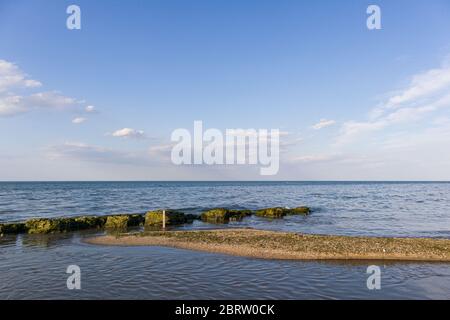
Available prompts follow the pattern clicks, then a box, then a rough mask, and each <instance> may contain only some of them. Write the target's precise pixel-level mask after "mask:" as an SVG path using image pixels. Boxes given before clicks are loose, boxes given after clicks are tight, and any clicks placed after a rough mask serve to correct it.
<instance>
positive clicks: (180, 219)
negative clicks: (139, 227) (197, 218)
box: [145, 209, 193, 226]
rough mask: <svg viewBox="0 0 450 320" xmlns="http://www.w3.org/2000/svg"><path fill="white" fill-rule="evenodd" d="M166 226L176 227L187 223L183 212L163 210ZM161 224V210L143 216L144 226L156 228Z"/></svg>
mask: <svg viewBox="0 0 450 320" xmlns="http://www.w3.org/2000/svg"><path fill="white" fill-rule="evenodd" d="M165 212H166V214H165V215H166V225H177V224H183V223H185V222H189V221H191V222H192V220H193V219H190V220H188V219H187V217H186V216H185V215H184V213H183V212H180V211H177V210H171V209H169V210H165ZM162 224H163V210H155V211H149V212H147V213H146V214H145V226H158V225H162Z"/></svg>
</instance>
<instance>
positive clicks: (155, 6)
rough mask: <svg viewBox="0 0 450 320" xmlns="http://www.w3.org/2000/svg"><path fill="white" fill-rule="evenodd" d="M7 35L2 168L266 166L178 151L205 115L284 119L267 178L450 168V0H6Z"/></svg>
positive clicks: (215, 124) (98, 174) (261, 121)
mask: <svg viewBox="0 0 450 320" xmlns="http://www.w3.org/2000/svg"><path fill="white" fill-rule="evenodd" d="M70 4H76V5H78V6H79V7H80V8H81V14H82V16H81V21H82V28H81V30H68V29H67V28H66V19H67V16H68V15H67V14H66V8H67V6H68V5H70ZM370 4H376V5H378V6H379V7H380V8H381V13H382V29H381V30H368V29H367V27H366V19H367V16H368V15H367V14H366V8H367V6H368V5H370ZM0 39H1V40H0V61H1V62H0V135H1V136H0V142H1V147H2V148H1V149H0V180H246V179H250V180H259V179H268V177H261V176H259V174H258V172H259V171H258V170H257V168H254V167H249V166H229V167H220V166H214V167H211V166H196V167H192V166H184V167H183V166H182V167H177V166H174V165H172V164H171V162H170V159H169V158H168V156H167V153H170V146H171V141H170V134H171V132H172V131H173V130H175V129H177V128H187V129H190V130H192V126H193V122H194V120H202V121H203V123H204V126H205V127H207V128H219V129H222V130H224V129H226V128H268V129H270V128H279V129H280V130H282V131H283V132H285V133H286V135H285V136H283V138H282V154H281V164H280V171H279V174H278V175H276V176H273V177H270V179H275V180H284V179H287V180H450V151H449V150H450V148H449V146H450V113H449V111H450V99H447V98H448V97H449V95H450V81H449V80H448V77H449V76H450V71H449V70H450V67H449V66H450V3H449V2H448V1H445V0H432V1H356V0H354V1H350V0H349V1H331V0H330V1H323V0H322V1H298V0H296V1H250V0H247V1H237V0H232V1H224V0H221V1H219V0H208V1H206V0H196V1H181V0H180V1H172V0H165V1H127V2H124V1H100V0H97V1H37V0H36V1H20V0H14V1H8V0H0ZM2 85H3V89H2ZM14 98H15V100H14ZM87 106H93V108H91V109H89V110H86V107H87ZM88 111H93V112H88ZM75 119H78V120H75ZM74 121H75V122H78V123H74ZM123 129H131V130H123ZM120 130H122V131H120ZM114 133H116V134H114Z"/></svg>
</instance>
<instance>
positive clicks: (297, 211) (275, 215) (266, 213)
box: [255, 207, 311, 219]
mask: <svg viewBox="0 0 450 320" xmlns="http://www.w3.org/2000/svg"><path fill="white" fill-rule="evenodd" d="M310 212H311V210H310V209H309V208H308V207H296V208H292V209H288V208H282V207H275V208H266V209H261V210H257V211H256V213H255V214H256V215H257V216H259V217H266V218H272V219H279V218H282V217H284V216H286V215H308V214H309V213H310Z"/></svg>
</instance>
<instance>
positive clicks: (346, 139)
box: [336, 66, 450, 145]
mask: <svg viewBox="0 0 450 320" xmlns="http://www.w3.org/2000/svg"><path fill="white" fill-rule="evenodd" d="M448 107H450V68H449V67H445V66H444V67H442V68H441V69H432V70H429V71H427V72H424V73H421V74H418V75H416V76H413V77H412V81H411V83H410V85H409V86H408V87H407V88H405V89H404V90H402V91H401V92H400V93H398V94H396V95H393V96H391V97H390V98H388V99H387V101H386V103H384V104H381V106H379V107H377V108H374V109H373V110H372V111H371V113H370V114H371V117H370V119H369V120H368V121H347V122H345V123H344V124H343V125H342V127H341V132H340V135H339V136H338V137H337V139H336V144H337V145H340V144H347V143H350V142H353V141H355V140H356V139H358V138H360V137H362V135H363V134H367V133H369V132H373V131H377V130H381V129H384V128H386V127H388V126H392V125H399V124H405V123H410V122H416V121H420V120H422V119H423V118H424V117H425V116H427V115H428V114H432V113H433V112H436V111H438V110H440V109H443V108H448Z"/></svg>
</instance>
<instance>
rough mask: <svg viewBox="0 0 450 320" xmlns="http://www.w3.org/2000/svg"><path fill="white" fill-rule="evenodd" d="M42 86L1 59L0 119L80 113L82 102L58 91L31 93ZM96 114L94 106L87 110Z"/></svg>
mask: <svg viewBox="0 0 450 320" xmlns="http://www.w3.org/2000/svg"><path fill="white" fill-rule="evenodd" d="M41 85H42V84H41V83H40V82H39V81H37V80H34V79H30V78H29V77H28V76H27V75H26V74H25V73H24V72H23V71H22V70H20V69H19V67H18V66H17V65H15V64H13V63H11V62H8V61H5V60H1V59H0V117H10V116H14V115H17V114H20V113H25V112H29V111H33V110H40V109H49V110H73V111H78V112H80V111H81V110H82V109H81V105H80V104H81V102H80V101H78V100H76V99H74V98H71V97H67V96H64V95H63V94H61V93H59V92H57V91H46V92H37V93H31V92H29V90H30V89H32V88H37V87H40V86H41ZM86 111H87V112H94V111H95V109H94V107H93V106H88V108H86Z"/></svg>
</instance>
